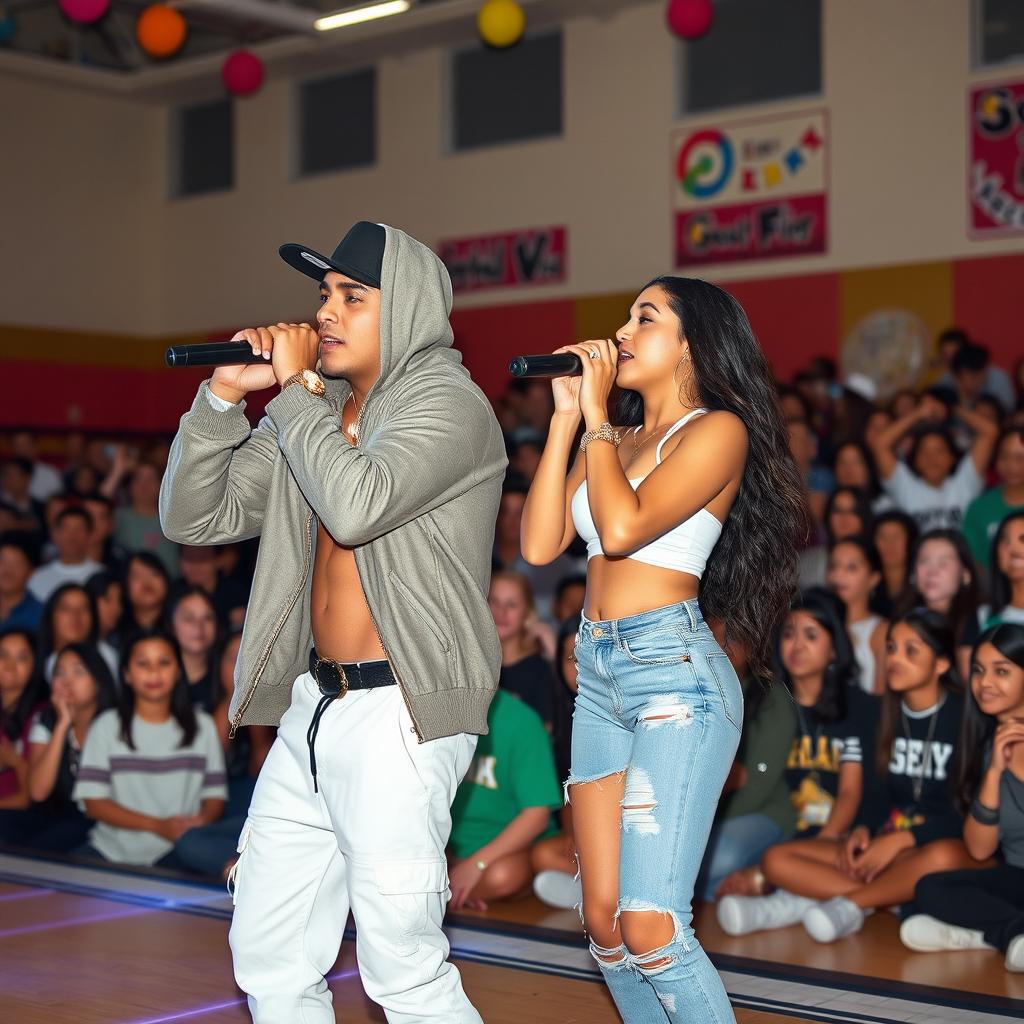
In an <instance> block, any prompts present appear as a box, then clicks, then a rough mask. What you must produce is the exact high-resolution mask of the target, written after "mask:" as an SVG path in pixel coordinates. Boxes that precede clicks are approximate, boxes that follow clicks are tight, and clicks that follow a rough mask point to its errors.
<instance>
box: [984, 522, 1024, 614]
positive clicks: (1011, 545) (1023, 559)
mask: <svg viewBox="0 0 1024 1024" xmlns="http://www.w3.org/2000/svg"><path fill="white" fill-rule="evenodd" d="M989 593H990V594H991V603H990V604H987V605H983V606H982V607H981V608H980V609H979V610H978V621H979V622H980V624H981V625H982V626H983V627H984V628H985V629H989V628H991V627H992V626H998V625H999V624H1000V623H1002V622H1016V623H1019V624H1020V623H1024V510H1021V511H1019V512H1011V513H1010V514H1009V515H1008V516H1007V517H1006V518H1005V519H1004V520H1003V521H1002V522H1001V523H1000V524H999V527H998V529H997V530H996V535H995V539H994V540H993V541H992V571H991V573H990V578H989Z"/></svg>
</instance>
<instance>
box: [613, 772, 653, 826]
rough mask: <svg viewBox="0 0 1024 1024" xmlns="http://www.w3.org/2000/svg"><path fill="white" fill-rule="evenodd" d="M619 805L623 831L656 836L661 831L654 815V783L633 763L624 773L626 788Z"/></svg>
mask: <svg viewBox="0 0 1024 1024" xmlns="http://www.w3.org/2000/svg"><path fill="white" fill-rule="evenodd" d="M620 806H621V807H622V829H623V831H624V832H637V833H639V834H640V835H645V836H656V835H658V833H659V832H661V826H660V825H659V824H658V822H657V819H656V818H655V817H654V809H655V808H656V807H657V806H658V801H657V799H656V798H655V796H654V784H653V783H652V782H651V777H650V775H648V774H647V772H646V771H644V769H643V768H639V767H637V766H636V765H633V766H632V767H631V768H630V769H629V771H628V772H627V773H626V789H625V793H624V794H623V797H622V802H621V804H620Z"/></svg>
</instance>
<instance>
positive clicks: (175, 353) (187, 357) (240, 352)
mask: <svg viewBox="0 0 1024 1024" xmlns="http://www.w3.org/2000/svg"><path fill="white" fill-rule="evenodd" d="M164 361H165V362H166V363H167V365H168V366H237V365H241V364H243V363H244V364H245V365H247V366H254V365H255V364H256V363H266V364H268V365H269V364H270V360H269V359H264V358H263V356H262V355H259V356H257V355H253V351H252V348H251V347H250V346H249V342H247V341H207V342H203V343H201V344H199V345H172V346H171V347H170V348H169V349H168V350H167V351H166V352H165V353H164Z"/></svg>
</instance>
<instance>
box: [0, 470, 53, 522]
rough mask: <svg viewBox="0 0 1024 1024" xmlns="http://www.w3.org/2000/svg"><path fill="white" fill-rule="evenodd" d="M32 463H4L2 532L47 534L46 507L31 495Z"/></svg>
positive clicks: (0, 507)
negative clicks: (44, 509) (20, 531)
mask: <svg viewBox="0 0 1024 1024" xmlns="http://www.w3.org/2000/svg"><path fill="white" fill-rule="evenodd" d="M31 479H32V463H31V462H30V461H29V460H28V459H21V458H18V457H15V458H13V459H6V460H5V461H4V462H3V463H0V529H3V530H24V531H25V532H26V533H33V534H41V533H42V532H43V506H42V504H41V503H40V502H38V501H36V500H35V498H33V497H32V495H31V494H29V482H30V481H31Z"/></svg>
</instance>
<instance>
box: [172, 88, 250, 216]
mask: <svg viewBox="0 0 1024 1024" xmlns="http://www.w3.org/2000/svg"><path fill="white" fill-rule="evenodd" d="M175 121H176V129H177V146H175V147H174V152H175V153H176V158H177V167H176V177H175V187H174V190H173V191H174V194H175V195H178V196H197V195H203V194H204V193H206V192H219V191H221V190H222V189H229V188H231V186H232V185H233V184H234V178H235V169H234V108H233V107H232V105H231V100H214V101H213V102H212V103H202V104H198V105H196V106H194V107H182V108H180V109H179V110H178V112H177V117H176V118H175Z"/></svg>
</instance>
